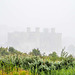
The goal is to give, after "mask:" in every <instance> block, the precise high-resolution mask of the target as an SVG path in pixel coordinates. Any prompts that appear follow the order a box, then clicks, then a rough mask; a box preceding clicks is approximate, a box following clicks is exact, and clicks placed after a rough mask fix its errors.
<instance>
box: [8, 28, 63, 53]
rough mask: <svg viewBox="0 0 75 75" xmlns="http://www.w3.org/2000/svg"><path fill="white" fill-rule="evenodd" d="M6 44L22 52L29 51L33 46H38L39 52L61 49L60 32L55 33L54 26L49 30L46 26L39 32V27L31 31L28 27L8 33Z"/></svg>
mask: <svg viewBox="0 0 75 75" xmlns="http://www.w3.org/2000/svg"><path fill="white" fill-rule="evenodd" d="M8 46H12V47H14V48H16V49H19V50H22V51H24V52H29V51H31V50H32V49H34V48H39V49H40V50H41V52H47V53H49V52H51V51H56V52H58V51H61V49H62V34H61V33H56V32H55V28H52V29H51V32H49V30H48V29H47V28H45V29H44V30H43V32H40V28H38V27H37V28H36V29H35V31H34V32H33V31H31V29H30V27H28V28H27V32H13V33H8Z"/></svg>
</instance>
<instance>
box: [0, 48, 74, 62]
mask: <svg viewBox="0 0 75 75" xmlns="http://www.w3.org/2000/svg"><path fill="white" fill-rule="evenodd" d="M15 54H16V55H23V56H39V57H41V58H43V59H46V58H47V59H48V58H50V60H52V61H56V60H59V61H61V60H62V59H64V58H67V57H71V58H73V56H72V55H69V54H68V53H67V52H66V51H64V49H62V51H61V55H60V57H59V56H58V54H57V53H56V52H52V53H50V54H49V55H46V54H45V53H43V54H41V52H40V50H39V49H33V50H32V51H31V52H29V53H28V54H27V53H22V52H20V51H18V50H16V49H14V48H13V47H9V48H7V47H6V48H4V47H0V56H6V55H15Z"/></svg>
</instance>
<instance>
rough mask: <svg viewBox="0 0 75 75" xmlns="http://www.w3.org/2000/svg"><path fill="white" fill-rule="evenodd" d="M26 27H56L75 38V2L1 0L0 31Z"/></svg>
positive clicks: (61, 0)
mask: <svg viewBox="0 0 75 75" xmlns="http://www.w3.org/2000/svg"><path fill="white" fill-rule="evenodd" d="M26 27H32V28H35V27H41V28H45V27H46V28H52V27H55V28H56V31H57V32H60V33H63V36H64V37H66V36H71V37H75V0H0V31H1V30H3V31H5V32H7V31H9V30H13V29H14V30H16V31H17V30H24V29H25V28H26ZM4 29H5V30H4Z"/></svg>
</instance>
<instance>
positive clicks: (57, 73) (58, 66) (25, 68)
mask: <svg viewBox="0 0 75 75" xmlns="http://www.w3.org/2000/svg"><path fill="white" fill-rule="evenodd" d="M0 75H75V58H73V56H72V55H68V53H67V52H65V51H64V49H63V50H62V51H61V56H60V57H59V56H58V55H57V53H56V52H53V53H50V54H49V55H48V56H46V55H41V53H40V51H39V49H33V50H32V52H30V53H29V54H26V53H22V52H19V51H17V50H15V49H14V48H13V47H9V48H3V47H1V48H0Z"/></svg>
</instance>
